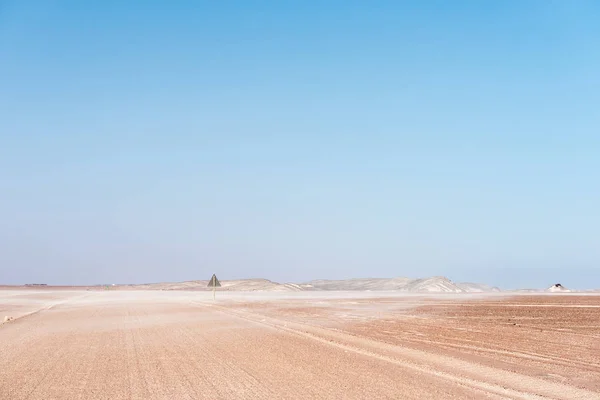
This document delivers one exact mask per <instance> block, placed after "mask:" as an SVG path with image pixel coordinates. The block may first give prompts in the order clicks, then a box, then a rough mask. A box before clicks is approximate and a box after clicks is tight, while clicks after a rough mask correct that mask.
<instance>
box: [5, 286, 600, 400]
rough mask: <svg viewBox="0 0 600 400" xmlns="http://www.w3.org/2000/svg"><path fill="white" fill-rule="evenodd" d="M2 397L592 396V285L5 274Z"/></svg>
mask: <svg viewBox="0 0 600 400" xmlns="http://www.w3.org/2000/svg"><path fill="white" fill-rule="evenodd" d="M0 312H1V314H0V318H4V316H5V315H7V316H13V317H15V320H13V321H10V322H7V323H5V324H2V325H0V399H3V400H4V399H6V400H26V399H27V400H36V399H39V400H42V399H44V400H46V399H56V400H59V399H60V400H62V399H111V400H112V399H115V400H118V399H140V400H141V399H177V400H179V399H451V398H456V399H585V400H592V399H600V296H593V295H590V296H583V295H574V294H568V295H563V294H561V295H558V294H556V295H536V296H533V295H518V296H511V297H506V296H505V295H503V296H501V295H409V294H398V293H385V294H377V293H368V294H367V293H356V292H354V293H351V292H343V293H342V292H327V293H324V292H321V293H315V292H298V293H291V294H286V293H217V300H216V301H212V295H211V294H210V293H202V292H169V291H105V292H101V291H67V290H62V291H53V290H50V289H48V290H0Z"/></svg>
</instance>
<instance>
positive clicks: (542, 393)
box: [194, 303, 598, 400]
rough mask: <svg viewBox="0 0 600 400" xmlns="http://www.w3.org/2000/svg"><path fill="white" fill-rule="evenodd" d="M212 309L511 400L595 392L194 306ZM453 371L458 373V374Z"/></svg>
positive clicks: (564, 398)
mask: <svg viewBox="0 0 600 400" xmlns="http://www.w3.org/2000/svg"><path fill="white" fill-rule="evenodd" d="M194 304H199V305H200V304H201V305H202V306H204V307H212V308H214V309H216V310H219V311H221V312H223V313H226V314H229V315H232V316H235V317H238V318H242V319H245V320H247V321H251V322H253V323H256V324H262V325H265V326H270V327H273V328H275V329H278V330H281V331H284V332H288V333H292V334H295V335H298V336H302V337H305V338H308V339H311V340H314V341H317V342H320V343H324V344H327V345H329V346H333V347H337V348H339V349H341V350H344V351H352V352H354V353H358V354H362V355H365V356H369V357H374V358H377V359H379V360H382V361H386V362H388V363H391V364H395V365H399V366H401V367H403V368H407V369H412V370H416V371H419V372H421V373H426V374H429V375H433V376H436V377H439V378H443V379H446V380H448V381H450V382H453V383H455V384H457V385H460V386H466V387H470V388H473V389H478V390H481V391H483V392H485V393H488V394H495V395H499V396H503V397H505V398H511V399H523V400H530V399H532V400H535V399H538V400H540V399H555V400H590V399H593V398H597V397H598V393H594V392H591V391H588V390H584V389H579V388H575V387H572V386H568V385H562V384H558V383H554V382H548V381H545V380H541V379H536V378H533V377H528V376H525V375H521V374H518V373H513V372H510V371H504V370H500V369H495V368H491V367H486V366H481V365H476V364H473V363H469V362H467V361H463V360H459V359H455V358H451V357H447V356H440V355H436V354H433V353H429V352H424V351H420V350H415V349H410V348H406V347H401V346H395V345H390V344H387V343H383V342H378V341H374V340H371V339H366V338H363V337H357V336H353V335H349V334H346V333H343V332H340V331H336V330H332V329H326V328H322V327H317V326H313V325H308V324H301V323H298V322H292V321H287V320H280V319H276V318H272V317H267V316H264V315H261V314H256V313H252V312H249V311H240V310H234V309H232V308H230V307H224V306H219V305H216V304H213V303H194ZM457 371H460V372H461V374H460V375H459V374H458V373H457Z"/></svg>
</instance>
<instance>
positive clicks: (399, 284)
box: [301, 276, 500, 293]
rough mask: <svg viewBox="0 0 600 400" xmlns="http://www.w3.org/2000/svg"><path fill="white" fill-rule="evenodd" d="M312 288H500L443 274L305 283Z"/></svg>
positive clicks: (458, 290)
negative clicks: (464, 281) (454, 280)
mask: <svg viewBox="0 0 600 400" xmlns="http://www.w3.org/2000/svg"><path fill="white" fill-rule="evenodd" d="M301 286H306V287H307V288H310V289H312V290H398V291H403V292H417V293H419V292H423V293H482V292H499V291H500V289H498V288H496V287H491V286H489V285H483V284H478V283H455V282H452V281H451V280H450V279H448V278H446V277H443V276H434V277H431V278H423V279H411V278H388V279H386V278H373V279H347V280H317V281H310V282H307V283H306V284H304V285H301Z"/></svg>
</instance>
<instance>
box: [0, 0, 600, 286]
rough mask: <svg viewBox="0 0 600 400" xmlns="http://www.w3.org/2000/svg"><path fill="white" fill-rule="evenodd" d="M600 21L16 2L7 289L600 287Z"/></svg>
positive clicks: (0, 65) (5, 20)
mask: <svg viewBox="0 0 600 400" xmlns="http://www.w3.org/2000/svg"><path fill="white" fill-rule="evenodd" d="M599 20H600V4H599V3H597V2H587V1H581V2H539V1H525V2H522V1H505V2H474V1H457V2H448V3H443V2H427V1H419V2H412V1H408V2H386V1H384V2H381V3H377V4H372V3H366V2H365V3H361V2H358V3H352V2H350V3H348V2H341V1H332V2H327V4H323V3H322V2H314V1H306V2H302V3H300V4H296V5H292V4H291V3H289V4H288V3H286V2H276V3H260V4H258V3H252V2H250V3H249V2H240V1H233V2H228V3H227V4H225V3H223V2H207V1H201V2H195V3H187V4H181V3H179V4H159V3H152V4H150V3H132V2H114V1H104V2H99V3H80V4H79V3H78V4H70V5H69V4H67V3H54V2H43V1H33V2H17V1H12V2H11V1H8V2H3V3H2V5H1V6H0V284H24V283H49V284H57V283H62V284H92V283H105V282H111V283H117V282H118V283H143V282H161V281H185V280H193V279H208V278H209V277H210V276H211V274H212V273H213V272H214V273H217V276H219V278H222V279H227V278H228V277H263V278H267V279H271V280H274V281H278V282H301V281H306V280H310V279H346V278H359V277H367V276H380V277H397V276H409V277H428V276H437V275H439V276H447V277H448V278H450V279H452V280H455V281H473V282H480V283H486V284H490V285H495V286H499V287H501V288H518V287H535V288H543V287H547V286H549V285H551V284H553V283H557V282H560V283H562V284H564V285H565V286H566V287H570V288H578V289H587V288H600V245H599V244H600V228H599V227H600V212H598V205H599V204H600V183H599V182H600V179H598V175H599V172H600V157H599V155H600V135H599V134H598V127H600V113H598V111H597V108H598V106H597V105H598V104H600V90H599V89H600V24H598V23H597V22H598V21H599Z"/></svg>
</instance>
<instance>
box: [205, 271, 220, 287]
mask: <svg viewBox="0 0 600 400" xmlns="http://www.w3.org/2000/svg"><path fill="white" fill-rule="evenodd" d="M208 287H212V288H215V287H221V282H219V280H218V279H217V275H215V274H213V276H212V278H210V281H208Z"/></svg>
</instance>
